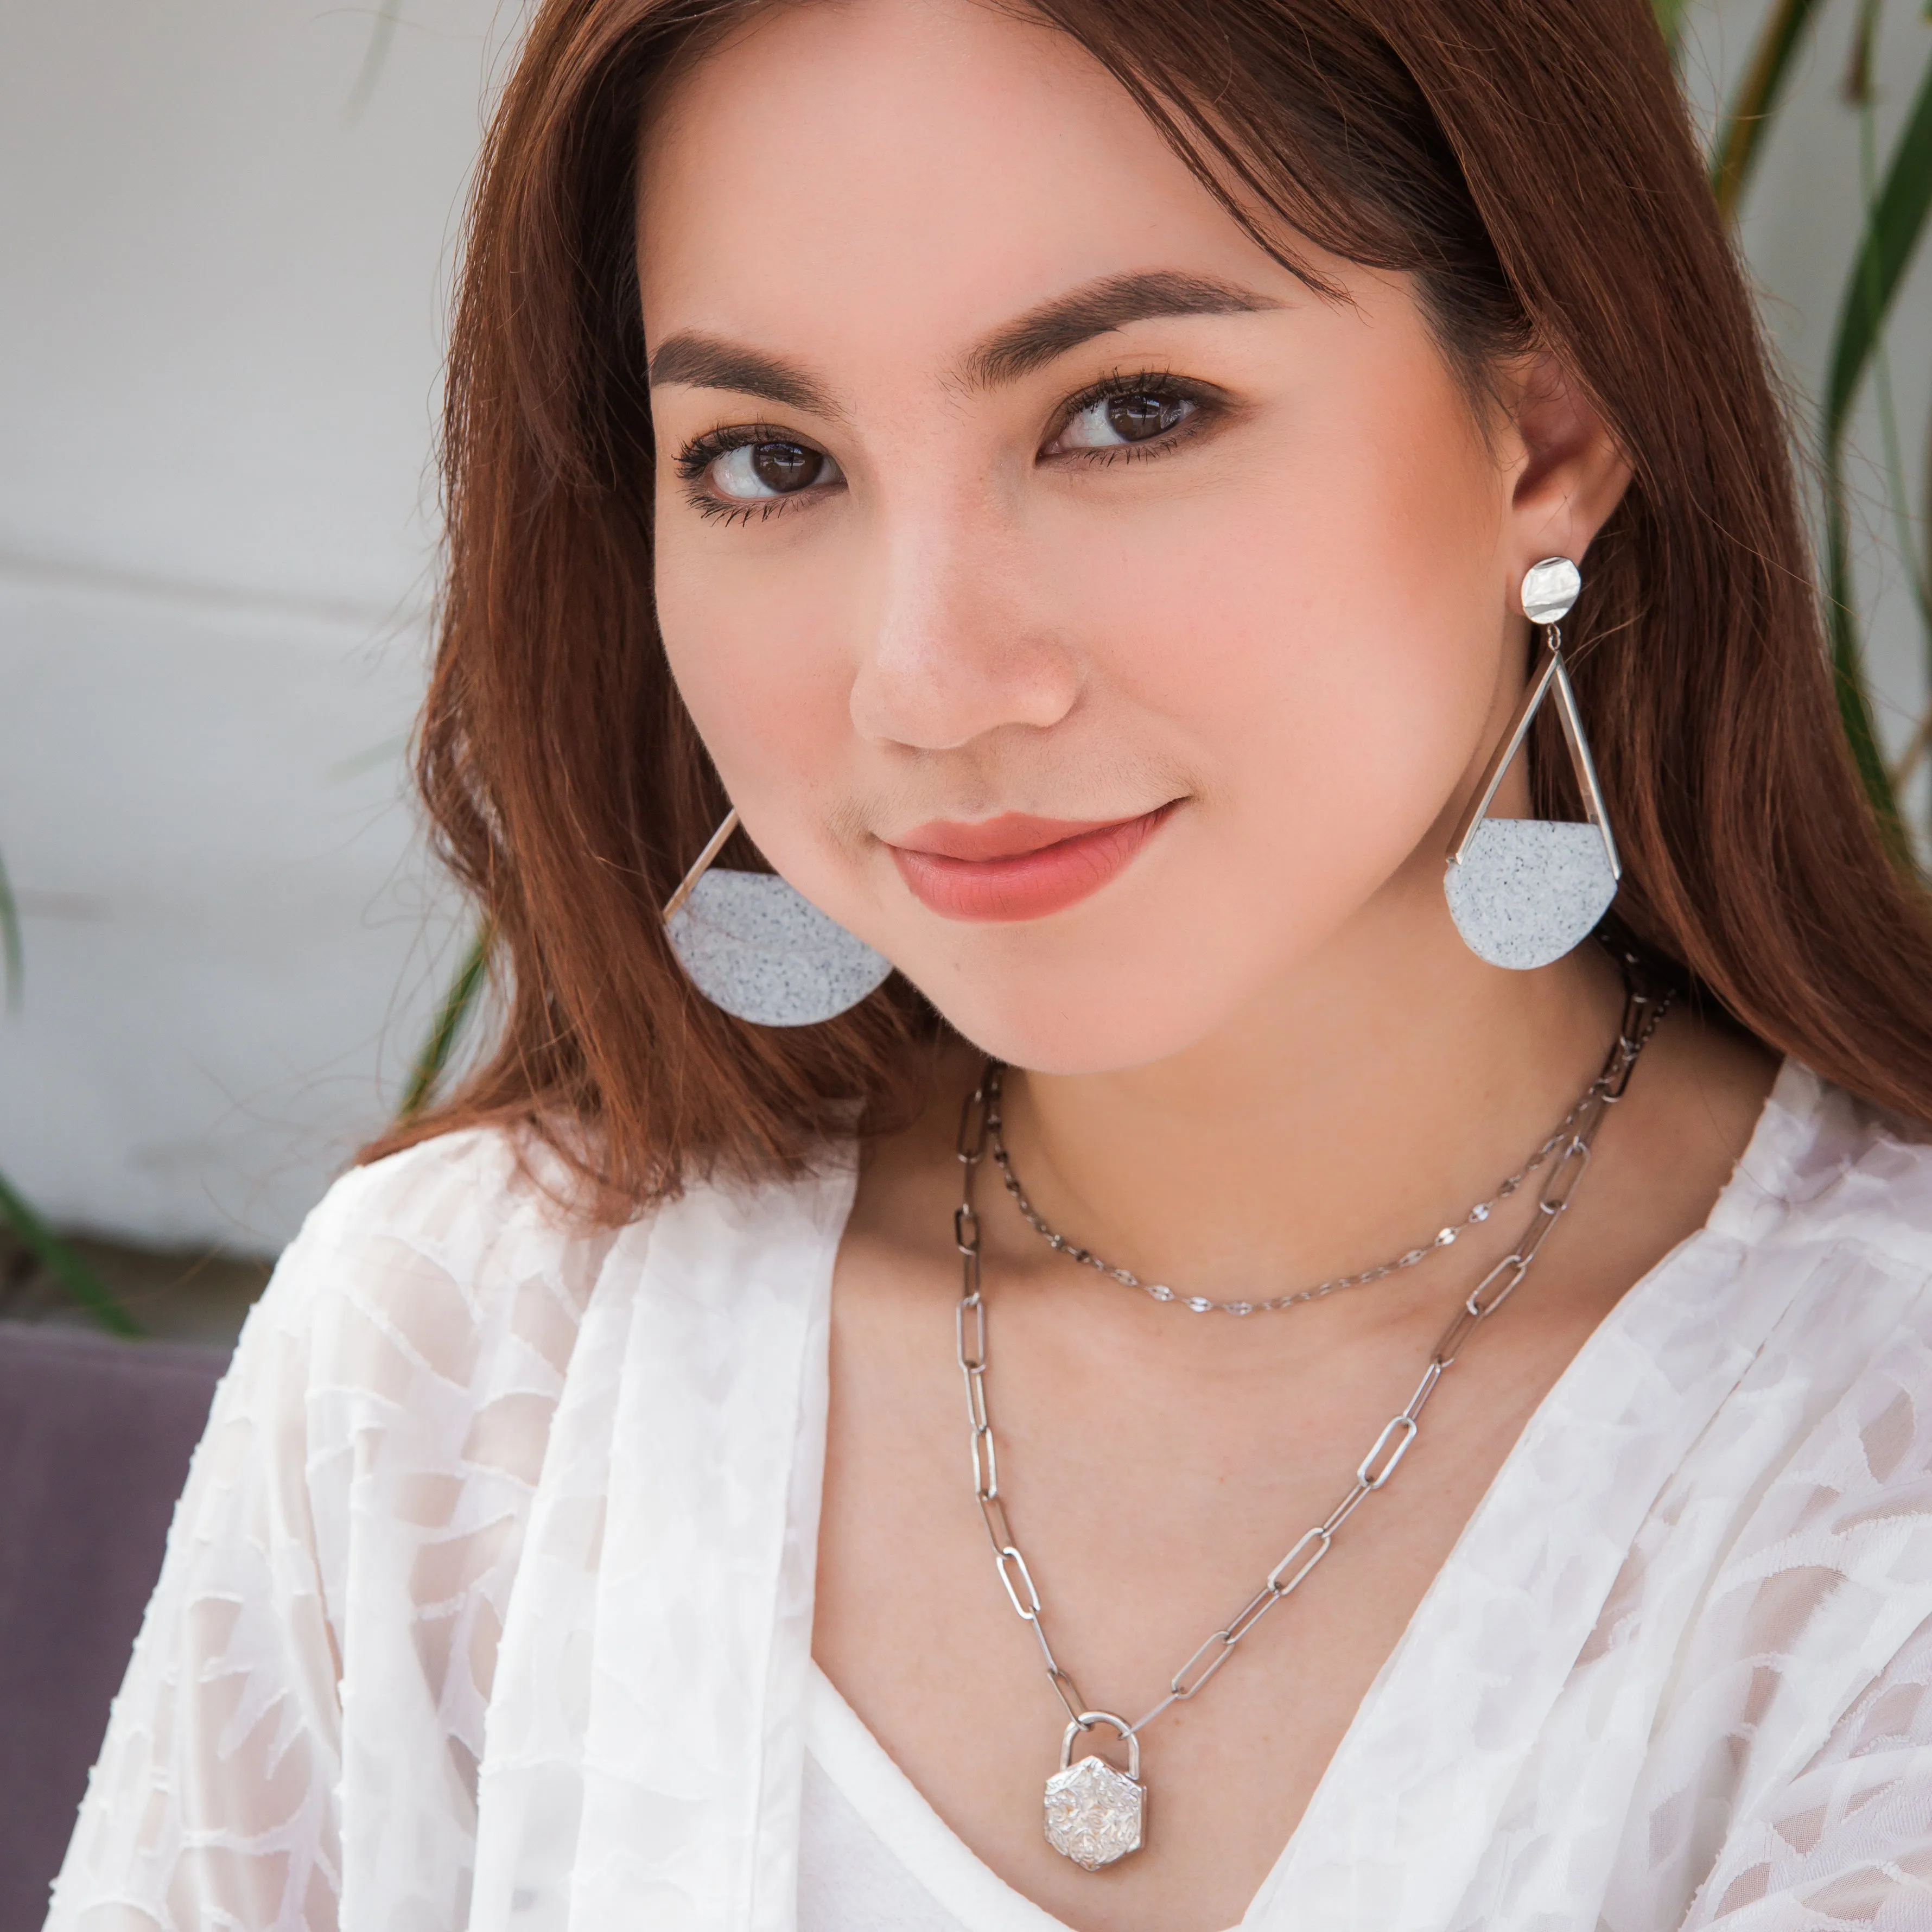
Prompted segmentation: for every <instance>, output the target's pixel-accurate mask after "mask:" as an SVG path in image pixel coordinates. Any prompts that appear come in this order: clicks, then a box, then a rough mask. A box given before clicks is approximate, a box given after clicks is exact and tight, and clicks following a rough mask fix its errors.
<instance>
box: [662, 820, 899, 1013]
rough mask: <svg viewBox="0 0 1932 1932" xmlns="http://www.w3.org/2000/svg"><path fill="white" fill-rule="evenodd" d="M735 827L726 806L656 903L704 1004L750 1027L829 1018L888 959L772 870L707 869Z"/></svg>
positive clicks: (876, 980) (852, 1002) (867, 986)
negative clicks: (661, 903)
mask: <svg viewBox="0 0 1932 1932" xmlns="http://www.w3.org/2000/svg"><path fill="white" fill-rule="evenodd" d="M737 829H738V808H737V807H736V805H733V807H732V808H731V809H730V811H727V813H726V814H724V823H722V824H721V825H720V826H718V829H717V830H716V831H715V832H712V835H711V836H710V838H709V839H707V840H706V841H705V846H704V850H703V851H702V852H700V853H699V854H698V855H697V862H696V863H695V864H694V865H693V866H692V867H691V870H690V871H688V872H687V873H685V875H684V879H683V882H682V883H681V884H680V885H679V887H678V889H677V890H676V892H673V893H672V894H671V895H670V898H668V899H667V900H666V901H664V932H665V934H666V935H667V937H668V938H669V939H670V944H671V950H672V951H673V952H674V953H676V955H677V957H678V962H679V965H682V967H683V968H684V970H685V973H686V974H688V976H689V977H690V980H691V984H692V985H693V986H695V987H696V988H697V990H698V991H699V992H700V993H702V994H703V995H704V997H705V998H706V999H707V1000H709V1001H710V1002H711V1003H712V1005H714V1006H716V1007H722V1008H723V1009H724V1011H725V1012H726V1013H730V1014H732V1015H733V1016H735V1017H736V1018H737V1019H741V1020H749V1021H751V1022H752V1023H753V1024H754V1025H757V1026H773V1027H787V1026H811V1025H815V1024H816V1023H817V1022H819V1021H821V1020H829V1019H836V1018H837V1017H838V1015H839V1014H841V1013H844V1011H846V1010H847V1008H848V1007H856V1005H857V1004H859V1001H861V1000H862V999H864V998H865V996H866V995H868V993H870V992H872V991H873V990H874V988H876V987H877V986H879V985H880V984H881V983H883V980H884V979H885V977H886V974H888V973H889V972H890V971H892V962H891V961H890V960H889V959H886V958H884V957H883V956H882V955H880V954H879V953H875V952H874V951H873V950H872V949H871V947H869V946H868V945H867V944H865V941H863V940H862V939H859V938H854V937H853V935H852V934H850V933H849V932H847V931H846V930H845V929H844V927H843V926H841V925H840V924H839V923H838V921H837V920H836V919H830V918H828V917H827V916H826V915H825V914H824V913H822V912H820V910H818V908H817V907H816V906H815V905H814V904H812V903H811V901H810V900H808V899H807V898H805V896H804V895H803V894H802V893H801V892H799V890H798V889H797V888H796V886H788V885H787V884H786V883H785V882H784V880H782V879H781V878H779V877H778V876H777V875H776V874H774V873H770V872H727V871H714V870H713V869H712V861H713V860H714V859H716V857H717V856H718V853H720V852H721V851H722V850H724V841H726V840H727V838H730V835H732V833H733V832H735V831H736V830H737Z"/></svg>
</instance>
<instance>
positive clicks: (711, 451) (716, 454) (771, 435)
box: [673, 423, 789, 483]
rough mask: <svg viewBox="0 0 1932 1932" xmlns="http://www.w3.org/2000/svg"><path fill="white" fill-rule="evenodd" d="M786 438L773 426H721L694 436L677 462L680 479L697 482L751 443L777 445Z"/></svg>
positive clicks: (752, 424)
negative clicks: (714, 467)
mask: <svg viewBox="0 0 1932 1932" xmlns="http://www.w3.org/2000/svg"><path fill="white" fill-rule="evenodd" d="M781 439H784V440H789V439H786V438H785V433H784V431H783V430H781V429H778V428H774V427H773V426H772V425H771V424H769V423H730V424H722V423H721V424H720V425H718V427H717V428H715V429H708V430H706V431H705V432H704V434H703V435H702V436H694V437H692V438H691V440H690V441H689V442H688V443H686V444H685V446H684V447H683V448H682V449H680V450H679V452H678V453H677V455H676V457H675V458H673V466H674V467H675V468H676V471H677V473H678V474H679V475H680V476H681V477H682V478H684V480H685V481H686V482H687V483H695V482H696V481H697V479H698V478H700V476H702V475H703V474H704V472H705V471H706V470H707V469H709V468H710V466H712V463H715V462H716V461H717V460H718V458H720V457H721V456H728V455H730V453H731V452H732V451H733V450H734V449H743V448H744V447H745V445H746V444H747V443H776V442H778V441H779V440H781Z"/></svg>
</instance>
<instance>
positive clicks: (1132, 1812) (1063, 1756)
mask: <svg viewBox="0 0 1932 1932" xmlns="http://www.w3.org/2000/svg"><path fill="white" fill-rule="evenodd" d="M1096 1724H1112V1726H1113V1727H1114V1728H1115V1730H1117V1731H1118V1732H1119V1733H1120V1734H1121V1737H1122V1738H1123V1739H1124V1740H1125V1742H1126V1744H1127V1769H1126V1770H1125V1771H1124V1772H1123V1771H1119V1770H1117V1769H1115V1767H1114V1766H1112V1765H1111V1764H1109V1763H1108V1762H1107V1760H1106V1759H1105V1758H1103V1757H1094V1756H1093V1755H1091V1754H1089V1755H1088V1756H1087V1757H1083V1758H1082V1760H1080V1762H1079V1763H1078V1764H1074V1763H1071V1761H1070V1760H1072V1758H1073V1740H1074V1739H1076V1738H1077V1737H1078V1736H1079V1735H1080V1734H1081V1733H1082V1731H1090V1730H1092V1729H1093V1728H1094V1726H1095V1725H1096ZM1140 1778H1141V1741H1140V1739H1139V1738H1137V1737H1136V1736H1134V1734H1133V1732H1132V1730H1130V1729H1129V1728H1128V1727H1127V1721H1126V1719H1124V1718H1117V1717H1115V1715H1114V1714H1113V1713H1112V1712H1111V1711H1082V1712H1081V1714H1080V1715H1079V1717H1078V1718H1076V1719H1075V1721H1073V1723H1072V1724H1069V1725H1068V1726H1067V1734H1066V1736H1064V1737H1063V1738H1062V1739H1061V1741H1060V1769H1058V1771H1057V1772H1055V1773H1054V1775H1052V1777H1051V1778H1049V1779H1048V1780H1047V1781H1046V1842H1047V1843H1049V1845H1051V1846H1052V1847H1053V1849H1055V1851H1056V1852H1058V1853H1059V1854H1060V1855H1061V1857H1062V1858H1071V1859H1072V1860H1073V1862H1074V1863H1075V1864H1076V1865H1082V1866H1084V1867H1085V1868H1086V1869H1087V1870H1088V1871H1098V1870H1100V1867H1102V1866H1103V1865H1110V1864H1113V1863H1114V1862H1115V1861H1116V1860H1117V1859H1119V1858H1125V1857H1126V1856H1127V1854H1128V1853H1129V1852H1137V1851H1139V1849H1140V1848H1141V1837H1142V1830H1143V1828H1144V1827H1145V1824H1146V1822H1147V1787H1145V1785H1143V1784H1142V1783H1141V1781H1140Z"/></svg>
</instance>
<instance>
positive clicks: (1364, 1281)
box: [986, 1061, 1597, 1315]
mask: <svg viewBox="0 0 1932 1932" xmlns="http://www.w3.org/2000/svg"><path fill="white" fill-rule="evenodd" d="M1004 1072H1005V1070H1004V1068H1003V1067H1001V1065H1000V1064H999V1063H998V1061H994V1062H993V1063H992V1064H991V1065H989V1067H988V1068H987V1070H986V1151H987V1152H988V1153H989V1154H991V1155H992V1157H993V1164H994V1166H995V1167H997V1168H998V1169H999V1170H1000V1178H1001V1181H1003V1182H1004V1184H1005V1186H1006V1190H1007V1193H1009V1194H1010V1195H1011V1196H1013V1205H1014V1206H1015V1207H1016V1208H1018V1209H1019V1211H1020V1214H1021V1217H1022V1219H1023V1220H1025V1223H1026V1224H1027V1226H1028V1227H1030V1228H1031V1229H1032V1230H1033V1231H1034V1233H1035V1234H1036V1235H1039V1237H1040V1239H1041V1240H1042V1241H1044V1242H1046V1245H1047V1246H1048V1247H1049V1248H1051V1249H1052V1250H1054V1252H1055V1253H1056V1254H1062V1255H1064V1256H1066V1257H1067V1259H1068V1260H1069V1261H1070V1262H1079V1264H1080V1265H1081V1266H1082V1268H1092V1269H1093V1270H1094V1271H1095V1272H1096V1273H1097V1274H1103V1275H1105V1276H1106V1277H1107V1278H1108V1280H1110V1281H1118V1282H1119V1283H1121V1284H1122V1285H1123V1286H1125V1287H1127V1288H1138V1289H1140V1290H1141V1291H1142V1292H1143V1293H1145V1294H1147V1295H1152V1296H1153V1298H1154V1300H1155V1301H1173V1302H1178V1303H1179V1304H1180V1305H1181V1307H1183V1308H1187V1309H1192V1310H1193V1312H1194V1313H1196V1315H1274V1314H1277V1313H1280V1311H1281V1310H1283V1309H1285V1308H1298V1307H1300V1306H1301V1304H1302V1303H1304V1301H1321V1300H1322V1298H1323V1297H1324V1296H1325V1295H1337V1294H1339V1293H1340V1292H1341V1291H1342V1290H1343V1289H1345V1288H1366V1287H1367V1286H1369V1284H1370V1283H1371V1282H1376V1281H1383V1280H1387V1279H1388V1277H1389V1276H1391V1275H1392V1274H1401V1272H1402V1271H1403V1269H1405V1268H1414V1267H1415V1265H1416V1264H1417V1263H1418V1262H1426V1261H1427V1260H1428V1259H1429V1258H1430V1256H1431V1255H1438V1254H1440V1253H1442V1250H1444V1249H1445V1248H1450V1247H1454V1246H1455V1244H1456V1243H1457V1240H1458V1239H1459V1238H1460V1237H1461V1236H1463V1235H1466V1234H1467V1233H1468V1232H1469V1230H1470V1229H1472V1228H1477V1227H1480V1226H1481V1225H1482V1224H1483V1223H1484V1222H1485V1221H1487V1220H1488V1219H1489V1218H1490V1216H1491V1215H1492V1214H1494V1213H1495V1212H1496V1210H1497V1209H1498V1208H1500V1207H1501V1206H1502V1204H1503V1203H1504V1202H1505V1201H1507V1200H1508V1199H1510V1197H1511V1196H1512V1195H1514V1193H1516V1192H1517V1190H1518V1189H1519V1188H1520V1187H1522V1185H1523V1183H1524V1182H1525V1181H1527V1180H1528V1179H1529V1177H1530V1176H1531V1175H1532V1174H1534V1173H1535V1172H1536V1171H1537V1169H1538V1168H1540V1167H1541V1166H1542V1165H1543V1164H1544V1162H1545V1161H1547V1160H1549V1159H1550V1157H1552V1156H1553V1154H1556V1153H1557V1152H1558V1151H1559V1150H1560V1149H1562V1148H1564V1147H1565V1145H1568V1142H1569V1141H1570V1140H1571V1138H1572V1136H1574V1133H1575V1132H1576V1129H1577V1122H1578V1121H1580V1120H1581V1119H1582V1118H1583V1109H1585V1107H1586V1106H1588V1105H1589V1101H1590V1097H1591V1096H1592V1094H1594V1093H1595V1091H1596V1089H1597V1082H1595V1081H1592V1082H1591V1084H1590V1085H1589V1086H1588V1087H1586V1088H1585V1089H1584V1090H1583V1093H1582V1094H1580V1095H1579V1096H1578V1097H1577V1104H1576V1105H1575V1106H1574V1107H1572V1108H1571V1109H1570V1111H1569V1112H1568V1113H1567V1114H1565V1115H1564V1117H1563V1118H1562V1120H1561V1121H1559V1122H1558V1123H1557V1124H1556V1129H1555V1130H1554V1131H1553V1133H1551V1135H1550V1138H1549V1139H1547V1140H1546V1141H1545V1142H1544V1143H1543V1145H1541V1147H1540V1148H1538V1149H1537V1150H1536V1151H1535V1153H1534V1154H1532V1155H1531V1156H1530V1157H1529V1159H1528V1160H1526V1161H1525V1162H1524V1163H1523V1165H1522V1166H1520V1168H1518V1169H1517V1171H1516V1172H1515V1173H1514V1174H1512V1175H1510V1176H1509V1178H1508V1179H1507V1180H1505V1181H1499V1182H1498V1183H1497V1184H1496V1190H1495V1192H1494V1193H1492V1194H1491V1195H1490V1198H1489V1199H1487V1201H1479V1202H1477V1203H1476V1205H1475V1207H1473V1208H1471V1209H1470V1210H1469V1212H1468V1214H1465V1215H1464V1216H1463V1218H1462V1220H1460V1221H1458V1222H1457V1223H1454V1225H1453V1226H1449V1227H1447V1228H1443V1229H1439V1230H1438V1231H1437V1233H1436V1238H1435V1239H1434V1240H1433V1241H1430V1242H1427V1243H1426V1244H1424V1246H1423V1247H1419V1248H1411V1249H1409V1250H1407V1252H1406V1253H1403V1254H1400V1255H1398V1256H1396V1258H1395V1259H1394V1261H1390V1262H1381V1263H1380V1264H1379V1265H1377V1266H1376V1267H1374V1268H1364V1269H1363V1270H1362V1271H1361V1273H1360V1274H1338V1275H1334V1276H1331V1277H1330V1279H1329V1280H1327V1281H1319V1282H1317V1283H1316V1284H1315V1286H1313V1288H1300V1289H1295V1292H1293V1293H1292V1294H1289V1295H1271V1296H1270V1297H1269V1298H1268V1300H1267V1301H1209V1300H1208V1298H1207V1296H1205V1295H1183V1294H1181V1293H1180V1292H1179V1291H1178V1290H1177V1289H1172V1288H1169V1286H1167V1284H1166V1283H1165V1282H1160V1281H1143V1280H1142V1279H1141V1278H1140V1277H1139V1275H1137V1274H1133V1272H1132V1271H1130V1270H1129V1269H1127V1268H1116V1267H1115V1265H1113V1263H1112V1262H1108V1261H1103V1260H1102V1259H1101V1258H1100V1256H1098V1255H1097V1254H1096V1253H1094V1251H1093V1250H1092V1249H1091V1248H1083V1247H1081V1246H1080V1245H1079V1243H1078V1242H1076V1241H1069V1240H1068V1239H1067V1237H1066V1236H1065V1235H1063V1234H1061V1233H1060V1232H1058V1230H1057V1229H1055V1228H1054V1227H1053V1226H1052V1225H1051V1224H1050V1223H1049V1222H1048V1220H1047V1219H1046V1216H1045V1215H1043V1214H1041V1212H1040V1210H1039V1209H1038V1208H1036V1207H1035V1206H1034V1205H1033V1203H1032V1202H1031V1201H1029V1200H1028V1199H1027V1196H1026V1190H1025V1188H1023V1187H1022V1186H1021V1185H1020V1179H1019V1175H1017V1174H1016V1173H1015V1172H1013V1156H1012V1155H1011V1154H1010V1153H1009V1152H1008V1151H1007V1142H1006V1136H1005V1133H1004V1127H1005V1122H1004V1120H1003V1119H1002V1118H1001V1112H1000V1102H1001V1092H1002V1076H1004Z"/></svg>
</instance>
